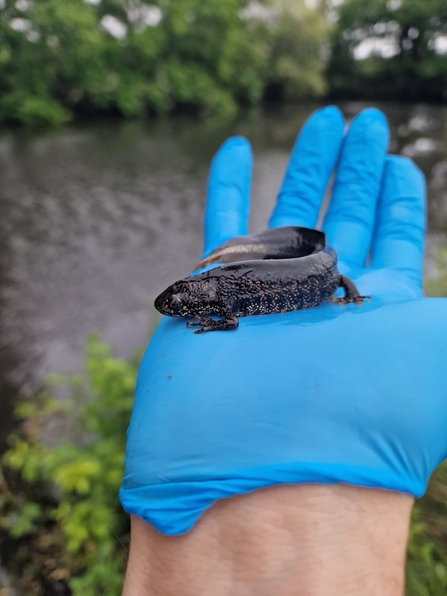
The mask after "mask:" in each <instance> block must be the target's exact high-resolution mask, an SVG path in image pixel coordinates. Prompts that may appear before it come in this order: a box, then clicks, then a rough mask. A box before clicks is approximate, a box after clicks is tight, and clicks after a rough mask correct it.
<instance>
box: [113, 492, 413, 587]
mask: <svg viewBox="0 0 447 596" xmlns="http://www.w3.org/2000/svg"><path fill="white" fill-rule="evenodd" d="M412 504H413V499H412V497H410V496H409V495H405V494H401V493H397V492H393V491H384V490H375V489H366V488H360V487H354V486H348V485H341V484H340V485H335V486H322V485H314V484H308V485H299V486H292V485H281V486H274V487H271V488H266V489H261V490H258V491H255V492H252V493H249V494H247V495H240V496H237V497H232V498H230V499H223V500H221V501H218V502H217V503H216V504H215V505H214V506H213V507H211V508H210V509H209V510H208V511H207V512H206V513H205V514H204V515H203V516H202V517H201V519H200V520H199V521H198V522H197V524H196V526H195V527H194V528H193V529H192V530H191V531H190V532H188V533H187V534H184V535H182V536H166V535H164V534H161V533H160V532H158V531H157V530H155V529H154V528H153V527H152V526H150V525H149V524H147V523H146V522H144V521H143V520H141V519H140V518H138V517H136V516H132V518H131V520H132V537H131V546H130V554H129V563H128V568H127V574H126V580H125V585H124V591H123V596H171V595H172V596H208V595H212V596H255V595H256V596H292V595H293V596H342V595H343V596H358V595H360V594H362V596H379V595H380V596H401V595H402V594H403V591H404V569H405V553H406V546H407V539H408V528H409V520H410V512H411V507H412Z"/></svg>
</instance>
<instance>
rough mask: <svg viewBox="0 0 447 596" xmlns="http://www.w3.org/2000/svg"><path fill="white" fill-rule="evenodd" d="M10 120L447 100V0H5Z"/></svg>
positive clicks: (4, 108)
mask: <svg viewBox="0 0 447 596" xmlns="http://www.w3.org/2000/svg"><path fill="white" fill-rule="evenodd" d="M0 11H1V12H0V98H1V99H0V120H2V121H15V122H19V123H23V124H26V125H31V126H36V125H39V124H44V125H47V124H53V125H58V124H62V123H64V122H66V121H68V120H70V119H72V118H73V117H75V116H77V115H78V116H79V115H85V114H90V115H91V114H98V113H116V114H119V115H120V116H123V117H125V118H134V117H140V116H143V115H146V114H161V113H167V112H173V111H178V110H187V111H191V112H193V113H195V114H200V115H206V114H220V115H222V114H231V113H234V112H235V110H236V109H237V107H238V106H252V105H256V104H257V103H259V102H260V101H261V100H262V99H263V98H267V99H276V100H288V101H292V100H296V99H305V98H309V97H319V96H322V95H325V94H328V95H330V96H334V97H348V98H349V99H353V98H365V97H366V98H368V99H371V98H373V99H374V98H380V99H400V100H406V101H408V100H413V101H414V100H421V99H423V100H430V101H438V102H440V101H445V100H446V99H447V96H446V93H447V67H446V63H447V3H446V2H445V0H424V1H423V2H422V1H421V0H370V1H368V0H345V2H343V1H342V0H338V1H337V0H256V1H249V0H226V1H225V2H220V1H219V0H175V2H174V1H172V0H159V1H158V2H154V1H152V0H151V1H145V0H70V1H69V2H67V1H66V0H1V2H0Z"/></svg>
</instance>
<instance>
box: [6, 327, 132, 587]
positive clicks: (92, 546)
mask: <svg viewBox="0 0 447 596" xmlns="http://www.w3.org/2000/svg"><path fill="white" fill-rule="evenodd" d="M136 371H137V365H136V363H135V362H130V363H128V362H124V361H122V360H117V359H115V358H113V357H112V355H111V350H110V347H109V346H108V345H106V344H104V343H102V342H100V341H99V339H98V337H96V336H94V337H92V338H91V339H90V340H89V341H88V344H87V349H86V378H85V380H84V379H82V378H81V377H79V376H71V377H66V378H62V377H58V378H53V379H52V381H51V384H50V386H49V387H47V389H46V390H45V391H42V392H40V393H38V394H37V395H36V397H35V399H33V400H32V401H30V402H26V403H23V404H20V405H19V406H18V407H17V408H16V416H17V417H18V418H19V419H20V420H21V425H20V428H19V430H18V431H17V432H16V433H14V434H12V435H11V436H10V437H9V444H10V448H9V450H8V451H7V453H6V454H5V456H4V459H3V461H4V466H5V474H4V477H3V481H2V482H0V507H1V509H0V513H1V516H0V527H1V528H2V529H3V531H6V533H7V534H8V539H7V542H8V544H7V548H6V549H5V548H3V550H5V551H6V552H8V553H10V554H9V555H8V557H9V558H8V559H7V560H6V561H5V563H6V564H7V567H8V568H9V569H10V570H11V571H12V572H13V573H14V575H15V576H16V577H17V578H19V579H18V584H19V587H20V589H21V590H22V591H23V593H26V594H29V595H36V596H37V595H39V596H40V595H43V594H45V586H49V585H52V584H55V583H57V582H61V581H63V582H66V583H67V584H68V586H69V587H70V588H71V590H72V593H73V595H74V596H78V595H79V596H97V595H99V594H107V595H108V596H113V595H115V594H116V595H117V596H118V595H119V594H120V591H121V587H122V576H123V571H124V566H125V561H126V552H127V544H128V516H127V515H126V514H125V513H124V512H123V511H122V509H121V507H120V504H119V501H118V489H119V487H120V484H121V479H122V475H123V465H124V451H125V436H126V428H127V426H128V423H129V418H130V413H131V409H132V403H133V391H134V381H135V377H136ZM56 386H57V387H59V388H60V387H62V386H63V387H64V388H65V390H67V389H68V390H69V391H68V396H67V397H66V398H65V399H56V398H55V397H53V396H52V395H51V393H50V392H49V391H50V388H51V390H52V391H54V389H55V387H56ZM66 436H69V437H70V440H69V441H66V440H64V437H66ZM48 437H51V440H48ZM3 533H5V532H3ZM3 546H4V547H5V545H3Z"/></svg>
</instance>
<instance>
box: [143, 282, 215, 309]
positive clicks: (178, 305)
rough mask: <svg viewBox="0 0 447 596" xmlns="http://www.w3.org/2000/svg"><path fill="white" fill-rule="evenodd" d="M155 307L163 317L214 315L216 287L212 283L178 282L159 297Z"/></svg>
mask: <svg viewBox="0 0 447 596" xmlns="http://www.w3.org/2000/svg"><path fill="white" fill-rule="evenodd" d="M154 306H155V308H156V309H157V310H158V312H160V313H161V314H162V315H169V316H171V317H188V316H194V315H197V314H213V312H215V306H216V285H215V283H214V282H210V281H185V280H180V281H177V282H175V283H174V284H172V285H171V286H169V287H168V288H166V290H165V291H164V292H162V293H161V294H160V295H159V296H157V298H156V299H155V302H154ZM213 307H214V308H213Z"/></svg>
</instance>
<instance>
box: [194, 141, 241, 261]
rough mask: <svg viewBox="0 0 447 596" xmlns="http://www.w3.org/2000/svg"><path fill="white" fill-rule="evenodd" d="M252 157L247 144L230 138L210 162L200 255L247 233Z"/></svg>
mask: <svg viewBox="0 0 447 596" xmlns="http://www.w3.org/2000/svg"><path fill="white" fill-rule="evenodd" d="M252 170H253V156H252V152H251V147H250V143H249V142H248V141H247V139H244V138H243V137H231V138H230V139H228V140H227V141H225V143H223V145H221V147H220V148H219V150H218V152H217V153H216V155H215V156H214V158H213V160H212V162H211V168H210V173H209V178H208V191H207V200H206V208H205V221H204V225H205V229H204V234H205V243H204V253H203V256H206V255H207V254H209V253H210V252H211V251H212V250H214V249H215V248H216V246H219V244H222V243H223V242H226V241H227V240H229V239H230V238H233V237H234V236H243V235H245V234H247V233H248V215H249V210H250V187H251V178H252Z"/></svg>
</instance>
